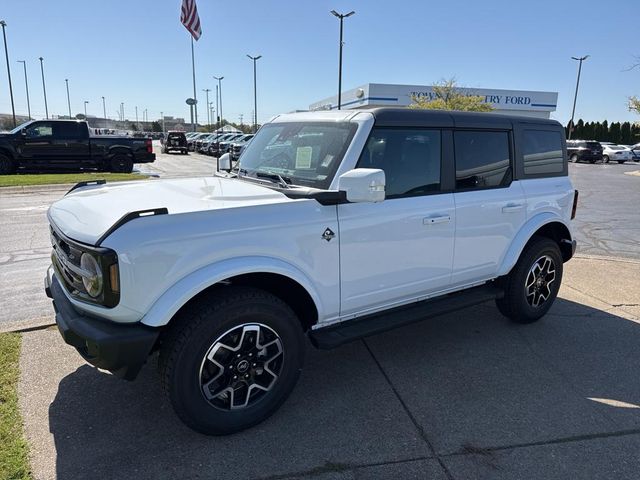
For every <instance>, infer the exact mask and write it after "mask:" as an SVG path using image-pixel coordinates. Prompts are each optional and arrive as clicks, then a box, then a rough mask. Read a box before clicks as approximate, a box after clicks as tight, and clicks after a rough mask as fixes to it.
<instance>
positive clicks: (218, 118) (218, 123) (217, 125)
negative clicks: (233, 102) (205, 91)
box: [216, 85, 220, 133]
mask: <svg viewBox="0 0 640 480" xmlns="http://www.w3.org/2000/svg"><path fill="white" fill-rule="evenodd" d="M218 93H219V92H218V85H216V115H217V116H216V130H217V129H219V128H220V110H218V108H219V103H218ZM218 133H219V132H218Z"/></svg>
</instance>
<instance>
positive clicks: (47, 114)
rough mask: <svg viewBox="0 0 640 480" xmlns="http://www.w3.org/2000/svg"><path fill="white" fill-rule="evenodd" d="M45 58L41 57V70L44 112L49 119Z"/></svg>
mask: <svg viewBox="0 0 640 480" xmlns="http://www.w3.org/2000/svg"><path fill="white" fill-rule="evenodd" d="M43 60H44V58H42V57H40V72H41V73H42V92H43V93H44V113H45V115H46V116H47V120H49V107H48V106H47V86H46V84H45V83H44V65H43V63H42V61H43ZM102 98H104V97H102ZM105 116H106V115H105Z"/></svg>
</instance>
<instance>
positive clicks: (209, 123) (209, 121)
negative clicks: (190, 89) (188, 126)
mask: <svg viewBox="0 0 640 480" xmlns="http://www.w3.org/2000/svg"><path fill="white" fill-rule="evenodd" d="M202 91H203V92H205V93H206V94H207V125H208V126H209V128H211V116H210V115H209V92H210V91H211V89H210V88H203V89H202Z"/></svg>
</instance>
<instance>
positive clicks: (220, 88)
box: [213, 76, 224, 127]
mask: <svg viewBox="0 0 640 480" xmlns="http://www.w3.org/2000/svg"><path fill="white" fill-rule="evenodd" d="M213 78H215V79H216V80H217V81H218V88H217V89H216V99H217V98H218V91H219V92H220V104H219V105H217V110H218V118H219V119H220V127H222V126H223V125H222V124H223V122H224V118H223V117H222V83H221V82H222V79H223V78H224V77H216V76H214V77H213Z"/></svg>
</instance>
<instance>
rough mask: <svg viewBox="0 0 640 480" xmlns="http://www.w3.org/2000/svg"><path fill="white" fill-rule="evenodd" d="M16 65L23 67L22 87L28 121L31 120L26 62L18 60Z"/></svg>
mask: <svg viewBox="0 0 640 480" xmlns="http://www.w3.org/2000/svg"><path fill="white" fill-rule="evenodd" d="M18 63H21V64H22V66H23V67H24V86H25V90H26V91H27V114H28V115H29V120H31V102H29V80H27V61H26V60H18Z"/></svg>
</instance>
